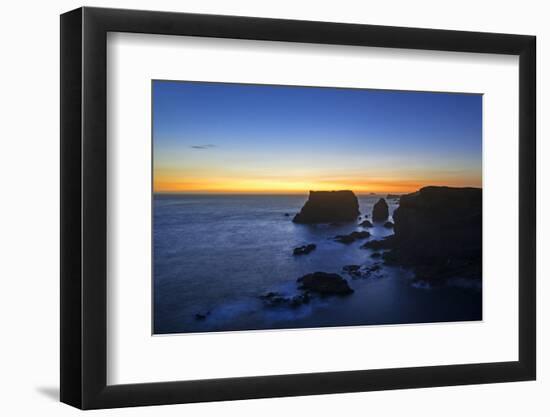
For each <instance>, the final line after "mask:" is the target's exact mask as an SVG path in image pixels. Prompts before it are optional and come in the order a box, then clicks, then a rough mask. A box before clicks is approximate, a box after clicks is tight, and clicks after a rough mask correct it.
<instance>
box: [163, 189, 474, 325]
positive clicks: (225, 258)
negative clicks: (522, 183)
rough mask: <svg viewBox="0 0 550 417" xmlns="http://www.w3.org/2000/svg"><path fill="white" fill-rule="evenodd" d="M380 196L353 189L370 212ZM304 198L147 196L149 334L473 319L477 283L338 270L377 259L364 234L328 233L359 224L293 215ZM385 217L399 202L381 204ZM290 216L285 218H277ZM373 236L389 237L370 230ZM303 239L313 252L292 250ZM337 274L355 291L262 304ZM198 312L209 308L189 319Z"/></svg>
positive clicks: (394, 271)
mask: <svg viewBox="0 0 550 417" xmlns="http://www.w3.org/2000/svg"><path fill="white" fill-rule="evenodd" d="M379 197H380V196H359V197H358V198H359V203H360V210H361V212H362V213H363V214H368V217H369V218H370V217H371V212H372V206H373V204H374V203H375V202H376V201H377V200H378V198H379ZM306 200H307V196H305V195H304V196H280V195H279V196H268V195H254V196H250V195H224V196H219V195H218V196H211V195H207V196H205V195H155V196H154V227H153V236H154V254H153V255H154V259H153V261H154V276H153V283H154V312H153V313H154V332H155V333H156V334H162V333H185V332H204V331H230V330H247V329H278V328H303V327H324V326H350V325H373V324H403V323H418V322H440V321H466V320H481V290H480V289H479V288H466V287H465V286H461V285H456V286H448V287H442V288H419V287H417V286H414V285H412V274H411V273H410V271H407V270H403V269H401V268H397V267H387V266H383V267H382V269H381V271H380V273H379V274H376V275H374V276H371V277H369V278H360V279H352V278H351V277H349V276H347V275H346V274H344V273H342V267H343V266H345V265H349V264H361V265H370V264H373V265H374V264H375V263H376V264H379V263H380V260H377V259H373V258H371V257H370V255H371V254H372V251H371V250H366V249H360V248H359V246H360V245H361V244H362V243H363V242H364V241H359V242H355V243H352V244H351V245H344V244H341V243H338V242H334V241H332V240H331V238H333V237H334V236H335V235H338V234H347V233H350V232H352V231H354V230H363V229H362V228H360V227H358V226H357V224H355V223H352V224H346V225H342V226H329V225H300V224H294V223H292V217H293V216H294V214H295V213H297V212H298V211H299V210H300V208H301V207H302V206H303V204H304V203H305V201H306ZM389 203H390V214H391V213H393V210H394V209H395V208H396V207H397V202H396V201H391V200H390V201H389ZM285 213H288V214H289V215H290V216H288V217H287V216H285ZM368 230H369V231H370V232H371V234H372V237H371V238H370V239H371V240H372V239H380V238H381V237H383V236H387V235H389V234H392V233H393V232H392V231H391V230H388V229H385V228H384V227H382V226H375V227H374V228H372V229H368ZM307 243H315V244H317V249H316V250H315V251H313V252H311V253H310V254H309V255H305V256H293V255H292V249H293V248H295V247H296V246H300V245H304V244H307ZM315 271H324V272H336V273H340V274H341V275H342V276H343V277H345V278H346V279H347V280H348V282H349V284H350V286H351V287H352V288H353V289H354V290H355V292H354V293H353V294H352V295H350V296H347V297H326V298H323V299H320V298H316V299H314V300H313V301H312V302H311V303H309V304H307V305H303V306H300V307H298V308H290V307H288V306H286V307H266V306H264V304H263V302H262V300H261V299H260V298H259V296H260V295H262V294H265V293H267V292H269V291H277V292H281V293H284V294H288V295H292V294H296V293H298V292H297V289H296V279H297V278H299V277H301V276H302V275H305V274H307V273H310V272H315ZM196 314H204V315H207V316H206V318H205V319H203V320H197V319H196V317H195V315H196Z"/></svg>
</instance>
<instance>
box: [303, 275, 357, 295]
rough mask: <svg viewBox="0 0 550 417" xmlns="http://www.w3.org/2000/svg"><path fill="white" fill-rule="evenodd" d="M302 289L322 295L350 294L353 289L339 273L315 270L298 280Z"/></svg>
mask: <svg viewBox="0 0 550 417" xmlns="http://www.w3.org/2000/svg"><path fill="white" fill-rule="evenodd" d="M296 281H297V282H298V283H299V284H300V289H302V290H308V291H313V292H316V293H319V294H321V295H348V294H351V293H353V290H352V289H351V288H350V286H349V285H348V282H347V281H346V280H345V279H344V278H342V277H341V276H340V275H338V274H333V273H328V272H313V273H312V274H307V275H304V276H303V277H301V278H298V279H297V280H296Z"/></svg>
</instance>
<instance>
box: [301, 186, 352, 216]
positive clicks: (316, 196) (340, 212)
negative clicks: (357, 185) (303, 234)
mask: <svg viewBox="0 0 550 417" xmlns="http://www.w3.org/2000/svg"><path fill="white" fill-rule="evenodd" d="M357 216H359V202H358V201H357V197H356V196H355V194H354V193H353V191H349V190H341V191H310V192H309V198H308V200H307V201H306V204H304V206H303V207H302V210H301V211H300V213H298V214H297V215H296V216H295V217H294V219H293V220H292V221H293V222H295V223H306V224H312V223H335V222H351V221H355V220H356V219H357Z"/></svg>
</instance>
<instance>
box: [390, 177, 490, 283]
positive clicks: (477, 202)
mask: <svg viewBox="0 0 550 417" xmlns="http://www.w3.org/2000/svg"><path fill="white" fill-rule="evenodd" d="M393 219H394V233H395V234H394V236H393V237H392V238H390V239H389V240H388V242H387V243H386V246H387V247H391V249H392V250H391V251H390V252H388V253H386V254H385V259H386V261H387V262H389V263H392V262H394V263H398V264H401V265H404V266H412V267H413V268H414V270H415V272H416V276H417V278H418V279H424V280H427V281H433V280H439V279H445V278H449V277H455V276H456V277H462V278H481V257H482V190H481V189H479V188H451V187H425V188H422V189H420V190H419V191H417V192H415V193H412V194H407V195H403V196H401V199H400V204H399V207H398V208H397V209H396V210H395V212H394V213H393Z"/></svg>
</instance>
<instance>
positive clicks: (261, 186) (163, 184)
mask: <svg viewBox="0 0 550 417" xmlns="http://www.w3.org/2000/svg"><path fill="white" fill-rule="evenodd" d="M429 185H434V186H438V185H439V186H443V185H446V186H450V187H481V183H480V179H479V178H452V177H451V178H447V179H429V178H422V179H405V178H387V179H386V178H375V179H372V180H370V181H369V180H361V179H334V180H316V179H314V178H313V179H296V180H294V179H290V178H285V179H265V178H264V179H252V178H230V179H229V178H189V179H187V180H186V179H180V178H175V177H172V176H162V175H155V178H154V185H153V189H154V192H155V193H210V194H231V193H234V194H240V193H242V194H307V193H308V192H309V191H310V190H314V191H332V190H352V191H353V192H355V193H359V194H361V193H410V192H414V191H417V190H419V189H420V188H422V187H425V186H429Z"/></svg>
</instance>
